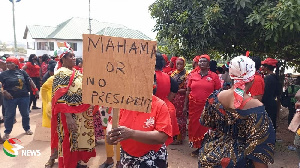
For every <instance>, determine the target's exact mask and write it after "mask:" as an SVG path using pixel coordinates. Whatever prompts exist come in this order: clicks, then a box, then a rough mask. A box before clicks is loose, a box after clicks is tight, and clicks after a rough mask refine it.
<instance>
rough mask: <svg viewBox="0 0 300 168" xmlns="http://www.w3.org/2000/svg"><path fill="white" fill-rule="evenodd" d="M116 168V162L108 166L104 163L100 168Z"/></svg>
mask: <svg viewBox="0 0 300 168" xmlns="http://www.w3.org/2000/svg"><path fill="white" fill-rule="evenodd" d="M113 167H114V162H112V163H110V164H108V163H106V162H104V163H102V165H100V166H99V168H113Z"/></svg>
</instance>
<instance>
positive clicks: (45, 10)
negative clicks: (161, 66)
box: [0, 0, 156, 42]
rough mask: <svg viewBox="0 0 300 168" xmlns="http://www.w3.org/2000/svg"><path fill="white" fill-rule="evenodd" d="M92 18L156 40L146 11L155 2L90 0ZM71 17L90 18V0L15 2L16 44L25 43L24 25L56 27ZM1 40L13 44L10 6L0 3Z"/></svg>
mask: <svg viewBox="0 0 300 168" xmlns="http://www.w3.org/2000/svg"><path fill="white" fill-rule="evenodd" d="M90 2H91V13H90V14H91V18H92V19H96V20H98V21H100V22H110V23H118V24H122V25H124V26H126V27H128V28H130V29H135V30H139V31H141V32H143V33H144V34H145V35H147V36H148V37H150V38H152V39H155V37H156V33H154V32H153V28H154V25H155V20H154V19H152V18H151V16H150V12H149V10H148V7H149V5H151V4H152V3H153V2H155V0H106V1H104V0H90ZM71 17H81V18H88V17H89V0H21V1H20V2H18V3H15V23H16V38H17V41H21V42H25V40H23V35H24V32H25V28H26V25H44V26H57V25H58V24H60V23H62V22H64V21H66V20H67V19H70V18H71ZM0 20H1V28H0V41H13V40H14V34H13V14H12V3H11V2H10V1H9V0H1V2H0Z"/></svg>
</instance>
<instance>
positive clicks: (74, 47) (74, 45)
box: [68, 42, 77, 51]
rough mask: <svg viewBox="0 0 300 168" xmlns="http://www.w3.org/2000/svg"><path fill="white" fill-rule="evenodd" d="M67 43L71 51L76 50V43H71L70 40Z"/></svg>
mask: <svg viewBox="0 0 300 168" xmlns="http://www.w3.org/2000/svg"><path fill="white" fill-rule="evenodd" d="M68 43H69V44H70V46H71V48H72V49H73V51H77V43H71V42H68Z"/></svg>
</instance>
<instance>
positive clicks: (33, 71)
mask: <svg viewBox="0 0 300 168" xmlns="http://www.w3.org/2000/svg"><path fill="white" fill-rule="evenodd" d="M26 66H27V69H26V72H27V74H28V75H29V76H30V77H31V78H32V77H40V66H39V65H32V63H31V62H26Z"/></svg>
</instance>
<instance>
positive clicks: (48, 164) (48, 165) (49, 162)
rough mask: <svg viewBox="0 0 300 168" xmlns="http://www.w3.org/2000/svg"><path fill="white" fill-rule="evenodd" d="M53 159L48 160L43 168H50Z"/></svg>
mask: <svg viewBox="0 0 300 168" xmlns="http://www.w3.org/2000/svg"><path fill="white" fill-rule="evenodd" d="M54 162H55V159H49V160H48V162H47V163H46V164H45V168H52V167H53V165H54Z"/></svg>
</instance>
